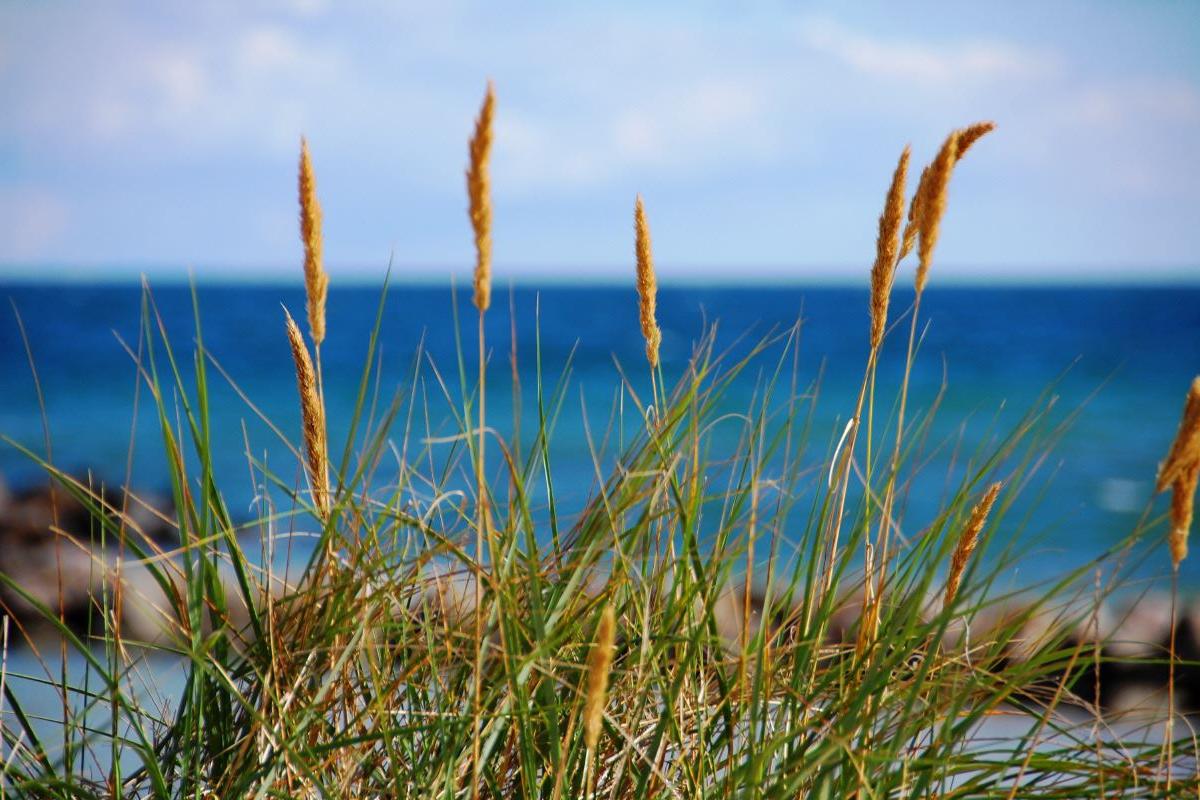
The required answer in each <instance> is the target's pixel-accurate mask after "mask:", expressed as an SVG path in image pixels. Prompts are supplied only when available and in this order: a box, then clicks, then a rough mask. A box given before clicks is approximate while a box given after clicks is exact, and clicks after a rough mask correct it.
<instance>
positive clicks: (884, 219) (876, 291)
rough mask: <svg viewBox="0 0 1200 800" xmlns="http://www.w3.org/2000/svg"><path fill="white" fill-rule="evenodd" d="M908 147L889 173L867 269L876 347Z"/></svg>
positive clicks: (890, 273)
mask: <svg viewBox="0 0 1200 800" xmlns="http://www.w3.org/2000/svg"><path fill="white" fill-rule="evenodd" d="M909 151H910V149H909V148H908V147H905V148H904V152H902V153H901V154H900V162H899V163H898V164H897V165H896V171H895V172H894V173H893V174H892V185H891V186H890V187H889V188H888V193H887V199H886V200H885V201H884V205H883V213H882V214H881V215H880V216H879V235H878V237H877V238H876V240H875V266H873V267H872V268H871V347H872V348H876V347H879V343H880V342H882V341H883V331H884V328H885V327H886V325H887V312H888V301H889V299H890V298H891V295H892V279H893V277H894V276H895V272H896V254H897V251H898V250H899V247H900V221H901V220H902V219H903V218H904V182H905V179H906V178H907V176H908V159H909Z"/></svg>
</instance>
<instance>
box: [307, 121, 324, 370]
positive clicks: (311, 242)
mask: <svg viewBox="0 0 1200 800" xmlns="http://www.w3.org/2000/svg"><path fill="white" fill-rule="evenodd" d="M300 239H301V240H302V241H303V242H304V291H305V294H306V295H307V297H308V330H309V333H311V334H312V339H313V344H315V345H317V346H318V347H319V346H320V345H321V342H323V341H325V296H326V294H327V293H328V291H329V275H328V274H327V273H326V272H325V267H324V262H323V252H324V249H323V248H324V245H323V243H322V239H321V204H320V202H319V201H318V200H317V179H316V176H315V175H314V174H313V166H312V158H311V157H310V156H309V153H308V141H307V140H305V139H303V138H302V139H301V140H300Z"/></svg>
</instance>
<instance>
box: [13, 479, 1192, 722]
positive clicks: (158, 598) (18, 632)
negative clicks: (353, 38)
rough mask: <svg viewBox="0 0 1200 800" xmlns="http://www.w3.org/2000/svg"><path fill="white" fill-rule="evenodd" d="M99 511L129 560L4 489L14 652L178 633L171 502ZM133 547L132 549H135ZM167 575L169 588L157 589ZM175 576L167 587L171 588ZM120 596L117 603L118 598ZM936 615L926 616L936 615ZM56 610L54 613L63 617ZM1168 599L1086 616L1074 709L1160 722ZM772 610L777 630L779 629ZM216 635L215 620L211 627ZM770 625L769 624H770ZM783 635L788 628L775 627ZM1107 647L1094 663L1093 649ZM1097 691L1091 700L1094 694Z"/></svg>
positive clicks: (1179, 641) (1183, 633)
mask: <svg viewBox="0 0 1200 800" xmlns="http://www.w3.org/2000/svg"><path fill="white" fill-rule="evenodd" d="M102 496H103V498H104V502H105V504H106V505H107V506H109V507H110V508H116V509H123V511H122V512H121V514H120V515H117V516H115V517H114V519H117V520H119V521H120V522H121V525H120V527H121V529H122V530H123V532H124V536H125V549H124V550H122V547H121V545H120V544H119V543H118V542H116V541H113V540H112V538H111V536H102V534H101V531H99V530H96V528H97V527H98V526H97V525H96V523H95V521H94V519H93V517H92V514H91V511H90V510H89V509H88V508H87V507H86V506H84V504H82V503H80V502H79V501H78V500H77V499H76V498H75V497H74V496H73V495H72V494H71V493H70V492H68V491H66V490H65V489H64V488H62V487H58V488H55V489H53V490H51V488H50V487H49V485H47V484H42V485H40V486H34V487H28V488H22V489H10V488H9V487H8V486H7V485H6V484H5V483H4V481H3V479H2V478H0V576H3V578H2V579H0V613H2V614H3V615H7V616H8V617H9V618H10V623H11V624H10V628H11V629H10V630H9V645H10V646H19V644H20V643H21V642H23V641H37V640H39V639H42V638H45V637H48V636H54V635H56V626H55V625H54V624H53V623H52V622H50V621H48V620H47V614H46V610H49V611H50V612H52V615H53V616H54V617H56V618H61V620H62V624H63V625H65V627H67V628H68V629H69V630H70V631H71V632H72V633H74V634H76V635H77V636H80V637H87V636H88V635H92V634H96V633H99V632H100V631H102V630H103V620H104V618H105V616H109V617H111V615H112V614H113V609H114V608H118V607H119V608H120V609H121V615H120V619H119V620H114V622H119V624H120V630H121V634H122V637H123V638H124V639H126V640H127V641H128V642H131V643H133V642H138V643H146V644H149V645H152V646H161V645H164V644H169V643H170V642H171V641H172V637H173V636H174V635H175V634H176V633H177V631H178V629H179V626H178V620H179V619H180V617H181V612H180V609H181V608H182V604H181V600H180V598H181V597H182V593H181V592H180V589H181V587H182V573H181V572H179V570H171V569H167V570H161V571H159V572H160V574H159V577H158V578H156V577H155V575H154V574H153V573H152V572H151V571H150V570H149V569H148V568H147V567H146V566H145V565H144V563H143V561H142V560H141V559H140V558H139V557H138V556H137V554H136V550H137V549H141V550H142V551H143V552H145V553H150V554H154V557H156V558H158V559H164V560H169V559H173V558H174V555H175V554H174V553H173V551H174V550H176V548H178V545H179V539H178V535H177V532H176V528H175V524H174V521H173V520H174V509H173V504H172V503H171V501H170V499H169V498H166V497H162V496H155V495H153V494H146V493H141V492H133V491H131V492H128V493H124V492H121V491H119V490H118V491H106V492H104V493H103V495H102ZM130 543H136V548H135V547H132V546H130ZM163 575H166V576H167V578H166V581H165V582H164V581H163V580H162V577H163ZM172 576H173V577H172ZM223 579H224V580H225V582H226V597H227V598H228V599H229V601H230V602H229V608H228V612H227V613H228V619H226V620H223V621H221V622H220V624H222V625H223V626H224V627H226V628H227V629H228V630H230V631H231V632H233V633H234V634H235V635H237V636H240V635H244V633H245V631H246V629H247V627H248V621H249V614H248V610H247V609H246V608H245V607H244V605H239V603H240V597H241V594H240V592H238V591H237V590H236V589H235V587H234V584H233V582H232V577H231V576H229V575H225V576H223ZM758 588H759V587H752V590H751V592H750V598H751V609H750V611H749V614H747V613H746V611H745V609H744V607H743V604H744V602H745V601H744V599H743V598H744V597H745V593H744V586H730V587H726V588H725V589H724V590H723V591H722V592H720V593H719V595H718V597H717V599H716V601H715V604H714V616H715V622H716V627H717V632H718V634H719V635H720V636H721V637H722V639H723V640H724V641H725V643H726V645H727V646H729V647H731V648H736V647H738V646H740V642H741V641H742V640H743V638H742V637H743V633H742V625H743V624H744V622H743V621H744V620H746V619H749V620H750V621H751V625H752V626H755V627H756V628H757V626H758V625H759V621H760V620H761V618H762V614H763V613H764V605H765V598H764V597H763V595H762V593H761V592H760V591H758ZM118 595H119V596H120V601H119V602H116V598H117V597H118ZM843 595H844V597H845V598H846V599H845V602H843V603H841V604H840V607H839V609H838V611H837V612H835V615H834V617H833V619H832V624H831V626H830V632H829V642H828V644H829V645H831V646H839V645H849V646H853V644H854V631H855V628H856V625H857V621H858V604H857V601H856V600H855V597H856V596H857V594H856V593H855V592H854V591H853V590H848V591H845V592H844V593H843ZM413 602H414V604H413V605H412V606H410V611H411V610H418V609H424V613H431V612H430V609H434V612H432V613H440V614H443V615H446V616H448V617H451V618H453V619H454V620H458V621H461V620H463V619H467V618H469V617H470V616H471V615H472V614H473V608H474V606H473V603H474V584H473V582H472V580H471V579H470V578H468V577H466V576H463V575H461V574H460V575H452V574H450V573H439V572H437V571H436V570H434V571H432V572H431V573H430V574H429V576H428V581H427V586H425V587H424V588H423V589H421V590H420V591H418V592H417V594H416V596H415V599H414V601H413ZM932 605H933V604H931V607H932ZM60 606H61V612H60V610H59V609H60ZM1171 613H1172V611H1171V598H1170V596H1169V595H1168V594H1166V593H1165V592H1155V593H1147V594H1143V595H1140V596H1138V597H1134V598H1125V599H1116V600H1108V601H1106V602H1104V603H1103V604H1102V605H1101V607H1100V608H1099V610H1098V611H1096V612H1095V613H1094V615H1093V620H1094V624H1089V625H1085V626H1082V627H1080V628H1079V629H1077V630H1073V631H1070V632H1068V633H1067V635H1066V640H1065V642H1064V646H1066V647H1071V646H1073V645H1078V646H1079V647H1080V652H1081V654H1085V655H1081V658H1086V659H1087V661H1089V662H1092V663H1091V664H1087V665H1086V670H1087V671H1086V672H1085V674H1084V675H1083V677H1082V678H1081V679H1079V680H1077V681H1076V682H1075V684H1074V685H1073V686H1072V687H1070V690H1071V694H1072V696H1073V698H1074V699H1075V700H1076V701H1078V702H1081V703H1084V704H1092V703H1098V705H1099V706H1100V707H1102V708H1105V709H1108V710H1111V711H1113V712H1127V711H1139V710H1143V711H1145V710H1150V711H1153V712H1155V713H1158V712H1161V711H1164V710H1165V700H1166V695H1165V687H1166V685H1167V682H1168V674H1169V663H1168V661H1169V660H1168V653H1169V646H1170V641H1171V636H1172V626H1171ZM786 616H787V614H786V610H785V611H784V612H783V613H782V614H781V612H780V611H779V610H778V609H775V610H773V611H772V613H771V617H772V619H773V621H778V620H781V619H783V618H784V617H786ZM1022 616H1023V614H1022V609H1021V607H1020V606H1019V604H1017V603H1015V602H1012V603H1009V604H1007V605H996V606H994V607H989V608H987V609H985V610H984V611H982V612H981V613H979V614H978V615H976V617H975V619H974V620H973V621H972V623H971V627H970V630H969V631H965V630H964V627H963V625H962V624H961V623H959V624H957V625H952V626H951V627H950V628H949V629H948V630H947V631H946V635H945V638H944V639H943V646H946V647H951V648H959V649H961V648H963V647H965V646H966V643H967V642H968V641H969V640H972V639H973V640H975V641H976V642H979V641H986V640H987V636H988V633H989V631H995V630H998V629H999V628H1000V627H1001V626H1003V625H1005V624H1007V622H1008V621H1010V620H1013V619H1019V618H1022ZM1175 620H1176V623H1175V626H1174V631H1173V633H1174V637H1175V650H1176V653H1177V662H1176V665H1175V685H1176V706H1177V709H1178V710H1182V711H1185V712H1188V713H1197V712H1200V663H1198V662H1200V597H1196V596H1194V595H1193V596H1186V595H1185V596H1182V597H1181V598H1180V600H1179V602H1178V604H1177V607H1176V609H1175ZM207 624H208V625H209V626H210V627H211V625H212V624H213V623H212V621H211V620H208V621H207ZM773 624H774V623H773ZM778 624H780V625H782V624H786V623H783V622H779V623H778ZM1056 624H1057V623H1056V621H1055V620H1054V619H1052V618H1050V616H1049V615H1048V614H1043V613H1039V614H1035V615H1030V616H1029V619H1028V621H1026V622H1025V623H1024V624H1023V627H1022V628H1021V632H1020V634H1019V635H1018V636H1016V637H1014V639H1013V641H1012V644H1011V645H1010V646H1009V648H1008V649H1007V651H1006V653H1005V657H1006V658H1008V659H1015V660H1021V659H1028V658H1030V657H1032V656H1033V654H1034V651H1035V650H1036V649H1037V647H1038V646H1040V643H1041V642H1043V641H1044V640H1045V637H1046V635H1047V633H1048V632H1049V631H1050V630H1051V628H1052V627H1053V626H1054V625H1056ZM1097 633H1098V636H1099V638H1100V639H1101V640H1102V641H1103V642H1104V645H1103V648H1102V651H1101V658H1100V659H1098V660H1097V659H1095V658H1094V656H1093V654H1092V648H1091V644H1092V642H1094V641H1095V640H1096V639H1097ZM1097 686H1098V687H1099V695H1097V692H1096V687H1097Z"/></svg>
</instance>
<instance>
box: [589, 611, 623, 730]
mask: <svg viewBox="0 0 1200 800" xmlns="http://www.w3.org/2000/svg"><path fill="white" fill-rule="evenodd" d="M616 638H617V619H616V615H615V614H614V613H613V610H612V606H605V607H604V611H603V612H601V614H600V624H599V625H598V626H597V627H596V643H595V645H593V646H592V652H591V653H590V654H589V655H588V674H587V697H586V699H585V701H584V708H583V741H584V744H585V745H586V746H587V749H588V750H592V751H594V750H595V749H596V743H597V742H598V741H600V728H601V723H602V722H603V718H604V706H605V703H607V692H608V673H609V670H610V669H611V668H612V658H613V643H614V642H615V641H616Z"/></svg>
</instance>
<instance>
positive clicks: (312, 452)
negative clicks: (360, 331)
mask: <svg viewBox="0 0 1200 800" xmlns="http://www.w3.org/2000/svg"><path fill="white" fill-rule="evenodd" d="M283 313H284V316H285V317H286V318H287V335H288V343H289V344H290V345H291V347H292V360H293V361H295V362H296V386H297V388H298V390H299V393H300V421H301V424H302V426H303V428H304V451H305V455H306V457H307V461H308V480H309V483H310V484H311V486H312V493H313V502H314V503H315V504H316V506H317V509H318V510H319V511H320V513H321V516H322V518H328V516H329V504H330V496H329V467H328V455H327V450H326V442H325V409H324V406H323V405H322V404H321V395H320V393H319V392H318V391H317V374H316V370H314V369H313V363H312V359H311V358H310V357H309V355H308V347H307V346H306V345H305V344H304V335H303V334H301V333H300V328H299V327H298V326H297V325H296V321H295V320H294V319H292V315H291V314H289V313H288V312H287V309H284V312H283Z"/></svg>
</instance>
